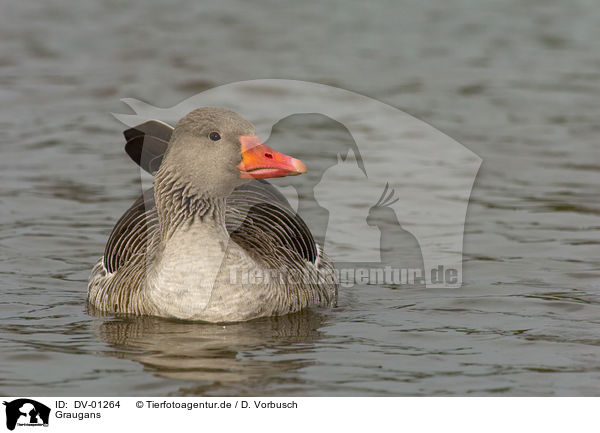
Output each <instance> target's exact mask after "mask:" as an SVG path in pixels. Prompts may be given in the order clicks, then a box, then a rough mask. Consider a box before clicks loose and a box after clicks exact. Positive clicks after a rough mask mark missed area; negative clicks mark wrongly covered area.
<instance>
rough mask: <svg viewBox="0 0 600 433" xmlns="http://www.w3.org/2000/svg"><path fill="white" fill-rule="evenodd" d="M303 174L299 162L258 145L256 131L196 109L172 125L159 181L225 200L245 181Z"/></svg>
mask: <svg viewBox="0 0 600 433" xmlns="http://www.w3.org/2000/svg"><path fill="white" fill-rule="evenodd" d="M305 172H306V166H305V165H304V163H303V162H302V161H300V160H298V159H295V158H292V157H291V156H287V155H284V154H283V153H280V152H277V151H276V150H274V149H271V148H269V147H268V146H266V145H265V144H263V143H261V141H260V140H259V138H258V137H257V135H256V129H255V128H254V126H253V125H252V124H251V123H250V122H249V121H247V120H246V119H244V118H243V117H241V116H240V115H239V114H237V113H234V112H233V111H229V110H226V109H222V108H199V109H197V110H194V111H192V112H191V113H189V114H187V115H186V116H185V117H183V118H182V119H181V120H180V121H179V122H178V123H177V125H176V126H175V129H174V130H173V135H172V137H171V140H170V143H169V145H168V148H167V150H166V152H165V154H164V157H163V159H162V162H161V165H160V169H159V170H158V172H157V180H158V181H159V182H160V180H161V179H164V178H170V179H176V181H177V183H178V184H180V185H185V186H186V187H187V188H189V190H190V192H193V193H195V194H197V195H202V196H207V197H215V198H217V197H226V196H228V195H229V194H230V193H231V191H232V190H233V189H234V188H235V187H237V186H239V185H240V184H242V183H244V182H247V181H248V180H249V179H264V178H273V177H283V176H294V175H298V174H302V173H305Z"/></svg>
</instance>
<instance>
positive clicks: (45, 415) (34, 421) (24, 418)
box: [3, 398, 50, 430]
mask: <svg viewBox="0 0 600 433" xmlns="http://www.w3.org/2000/svg"><path fill="white" fill-rule="evenodd" d="M3 404H4V405H5V406H6V428H7V429H9V430H14V429H15V427H16V426H17V424H18V425H19V426H22V425H23V426H45V427H47V426H48V422H49V421H50V408H49V407H48V406H46V405H44V404H42V403H40V402H38V401H35V400H31V399H29V398H19V399H17V400H13V401H11V402H6V401H5V402H4V403H3Z"/></svg>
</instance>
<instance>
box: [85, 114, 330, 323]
mask: <svg viewBox="0 0 600 433" xmlns="http://www.w3.org/2000/svg"><path fill="white" fill-rule="evenodd" d="M124 135H125V138H126V140H127V144H126V146H125V149H126V151H127V153H128V154H129V156H130V157H131V158H132V159H133V160H134V161H135V162H136V163H138V164H139V165H140V166H141V167H142V168H143V169H145V170H146V171H148V172H150V173H152V174H154V184H153V187H152V188H151V189H150V190H148V191H146V192H145V193H143V194H142V196H141V197H140V198H139V199H138V200H136V201H135V202H134V203H133V205H132V206H131V207H130V208H129V209H128V210H127V211H126V212H125V214H124V215H123V216H122V217H121V218H120V219H119V221H118V222H117V223H116V225H115V227H114V228H113V230H112V233H111V234H110V237H109V239H108V242H107V244H106V248H105V251H104V256H103V257H101V258H100V260H99V261H98V263H97V264H96V265H95V266H94V268H93V270H92V273H91V276H90V280H89V285H88V302H89V303H90V304H91V305H92V306H93V307H95V308H96V309H98V310H100V311H103V312H111V313H130V314H137V315H154V316H162V317H171V318H177V319H184V320H201V321H206V322H235V321H245V320H250V319H254V318H258V317H264V316H274V315H283V314H288V313H292V312H296V311H299V310H301V309H303V308H306V307H311V306H331V305H332V304H334V303H335V302H336V298H337V280H336V278H335V272H334V268H333V265H332V263H331V261H330V260H329V258H328V257H327V256H326V255H325V253H324V252H323V250H322V248H321V247H320V246H319V245H317V244H316V243H315V241H314V239H313V237H312V235H311V233H310V230H309V229H308V227H307V226H306V224H305V223H304V221H302V219H301V218H300V217H299V216H298V215H296V213H295V212H294V210H293V209H292V207H291V206H290V204H289V203H288V201H287V200H286V199H285V197H284V196H283V195H282V194H280V193H279V192H278V191H277V189H276V188H275V187H273V186H272V185H271V184H269V183H268V182H267V181H265V180H263V179H265V178H272V177H282V176H289V175H298V174H301V173H304V172H306V167H305V165H304V164H303V163H302V162H301V161H299V160H297V159H294V158H292V157H289V156H287V155H284V154H282V153H279V152H277V151H275V150H273V149H270V148H269V147H267V146H265V145H264V144H262V143H261V142H260V141H259V140H258V137H257V136H256V131H255V128H254V126H253V125H252V124H251V123H250V122H248V121H247V120H245V119H244V118H242V117H241V116H239V115H238V114H236V113H234V112H232V111H229V110H225V109H220V108H199V109H197V110H194V111H192V112H191V113H189V114H187V115H186V116H185V117H183V118H182V119H181V120H180V121H179V122H178V123H177V125H176V126H175V128H174V129H173V128H171V127H170V126H169V125H167V124H164V123H162V122H159V121H149V122H146V123H143V124H141V125H138V126H136V127H134V128H131V129H128V130H126V131H125V132H124Z"/></svg>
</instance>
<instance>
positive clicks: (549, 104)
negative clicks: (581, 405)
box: [0, 0, 600, 395]
mask: <svg viewBox="0 0 600 433" xmlns="http://www.w3.org/2000/svg"><path fill="white" fill-rule="evenodd" d="M437 3H438V4H437V5H430V6H425V5H424V4H421V3H418V2H408V1H407V2H393V1H391V0H389V1H377V2H370V3H369V4H368V5H367V4H366V3H364V2H358V1H356V2H341V1H331V2H310V1H309V2H295V3H292V2H289V4H288V5H287V6H286V7H285V8H282V7H281V6H280V4H279V2H274V1H267V0H264V1H261V2H258V3H257V4H256V5H253V6H252V7H250V6H248V5H247V4H246V3H244V2H242V1H241V0H237V1H236V0H226V1H221V2H218V3H217V2H213V3H212V4H202V5H201V4H199V2H192V1H190V0H177V1H172V2H168V3H167V2H162V3H161V2H159V1H150V2H146V3H145V5H144V6H138V5H135V6H134V5H130V6H127V5H126V4H123V3H122V2H116V1H91V0H88V1H81V2H77V3H75V2H69V1H66V0H47V1H45V2H43V4H33V3H28V2H12V3H6V2H5V3H4V4H3V5H2V14H0V82H1V86H0V99H1V101H2V104H0V112H1V116H0V122H1V126H2V127H1V128H0V134H1V135H0V137H1V143H2V145H1V146H2V147H1V152H2V153H1V159H0V179H1V182H2V183H1V185H2V187H1V188H0V224H1V226H0V258H1V262H0V276H1V278H0V287H1V288H2V289H1V290H2V297H1V298H0V317H1V321H0V341H1V348H2V350H1V352H0V393H2V394H12V395H35V394H38V395H98V394H101V395H144V394H145V395H148V394H161V395H165V394H171V395H187V394H206V395H221V394H234V395H240V394H242V395H245V394H252V395H260V394H292V395H490V394H493V395H598V394H599V391H598V390H599V389H600V388H599V387H600V333H599V325H600V319H599V317H600V307H599V305H600V304H599V302H600V296H599V294H600V265H599V260H598V259H599V254H598V252H599V248H598V246H599V244H600V218H599V217H600V202H599V200H598V198H599V197H598V185H599V181H600V155H599V153H598V152H599V150H598V149H599V146H598V141H599V139H600V138H599V137H600V120H599V119H600V50H598V42H597V41H598V40H599V39H600V27H599V26H598V25H597V24H598V21H599V20H600V9H598V8H597V7H596V6H597V5H596V3H595V2H593V1H591V0H589V1H586V0H576V1H571V2H568V3H566V2H560V1H558V0H549V1H547V0H544V1H541V0H540V1H533V0H532V1H527V2H517V1H508V0H507V1H497V2H494V3H493V4H482V2H478V1H475V0H451V1H445V2H437ZM254 78H293V79H301V80H307V81H315V82H320V83H326V84H331V85H335V86H338V87H342V88H345V89H349V90H353V91H355V92H359V93H362V94H365V95H368V96H370V97H372V98H376V99H379V100H382V101H384V102H386V103H389V104H391V105H393V106H396V107H398V108H400V109H402V110H404V111H406V112H408V113H410V114H412V115H414V116H416V117H418V118H420V119H422V120H424V121H425V122H428V123H430V124H432V125H433V126H435V127H436V128H438V129H440V130H441V131H443V132H445V133H446V134H448V135H450V136H451V137H453V138H454V139H456V140H458V141H459V142H461V143H462V144H464V145H465V146H466V147H467V148H469V149H471V150H472V151H474V152H475V153H477V154H478V155H479V156H480V157H481V158H482V159H483V164H482V167H481V169H480V171H479V174H478V177H477V179H476V182H475V186H474V189H473V196H472V199H471V201H470V205H469V209H468V215H467V224H466V234H465V240H464V250H465V251H464V252H465V262H464V283H463V286H462V288H460V289H423V288H418V289H416V288H415V289H410V288H401V289H394V288H392V287H390V286H375V285H369V286H355V287H352V288H347V289H342V290H341V293H340V305H339V307H338V308H335V309H333V310H325V311H311V312H305V313H302V314H298V315H293V316H289V317H281V318H276V319H264V320H258V321H254V322H249V323H242V324H234V325H227V326H225V327H223V326H218V325H201V324H193V323H182V322H174V321H166V320H160V319H155V318H141V319H140V318H137V319H136V318H121V317H113V316H107V317H102V316H97V315H93V314H90V312H88V311H87V310H86V307H85V298H86V281H87V277H88V275H89V271H90V269H91V267H92V265H93V263H94V262H95V260H96V259H97V257H98V256H99V255H100V254H101V252H102V250H103V246H104V243H105V241H106V238H107V236H108V233H109V232H110V229H111V228H112V226H113V224H114V222H115V221H116V219H117V218H118V217H119V216H120V214H121V213H122V212H123V210H124V209H126V208H127V207H128V206H129V204H130V202H131V201H132V200H133V199H134V197H135V196H136V195H137V192H138V188H139V187H138V182H139V179H138V171H137V170H136V169H135V167H134V166H133V164H132V163H131V162H130V161H128V158H127V157H126V155H125V154H124V152H123V148H122V144H123V143H122V138H121V130H122V128H123V125H121V124H120V123H119V122H117V121H116V120H115V119H114V118H113V117H112V116H111V115H110V113H111V112H123V111H125V110H126V108H124V107H123V105H122V104H121V103H120V102H119V99H120V98H123V97H135V98H139V99H142V100H144V101H147V102H149V103H152V104H154V105H157V106H161V107H167V106H171V105H174V104H176V103H178V102H179V101H180V100H182V99H184V98H187V97H189V96H191V95H193V94H194V93H197V92H199V91H201V90H204V89H206V88H210V87H212V86H216V85H220V84H224V83H228V82H233V81H238V80H248V79H254ZM313 121H314V118H311V117H310V116H308V117H307V118H305V120H302V119H300V120H298V121H297V122H300V124H302V122H305V123H304V124H306V125H310V124H311V122H313ZM292 123H293V122H292ZM296 125H297V123H296ZM325 125H327V123H326V122H325ZM284 126H285V125H284ZM332 128H333V127H332ZM289 131H291V132H289ZM289 131H288V133H287V134H288V136H290V135H291V136H293V135H294V134H295V135H297V136H298V137H300V138H303V139H306V137H307V136H306V135H303V131H302V130H301V129H299V128H297V127H296V129H293V128H290V129H289ZM332 131H333V129H331V130H329V129H328V128H327V127H325V128H323V127H321V128H314V129H310V130H309V132H307V134H309V135H308V137H309V138H310V137H313V138H314V140H336V139H337V138H336V135H335V134H332V133H331V132H332ZM328 134H329V135H328ZM342 228H343V227H342Z"/></svg>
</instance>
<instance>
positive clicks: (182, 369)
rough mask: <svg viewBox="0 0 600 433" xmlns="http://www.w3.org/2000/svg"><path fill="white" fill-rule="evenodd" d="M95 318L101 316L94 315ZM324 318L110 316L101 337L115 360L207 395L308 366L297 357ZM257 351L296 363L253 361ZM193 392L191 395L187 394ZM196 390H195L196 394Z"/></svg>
mask: <svg viewBox="0 0 600 433" xmlns="http://www.w3.org/2000/svg"><path fill="white" fill-rule="evenodd" d="M90 314H92V315H94V316H100V315H101V313H99V312H96V311H90ZM325 317H326V316H325V315H324V314H323V313H321V312H317V311H310V310H309V311H304V312H300V313H297V314H291V315H287V316H281V317H271V318H264V319H257V320H254V321H250V322H243V323H231V324H210V323H197V322H185V321H178V320H168V319H163V318H158V317H129V316H127V317H118V318H112V319H109V318H107V320H106V321H104V322H102V323H101V324H100V325H99V327H98V335H99V337H100V338H101V339H102V340H103V341H105V342H106V343H108V344H110V345H111V346H112V347H114V349H115V351H114V352H112V353H110V355H112V356H116V357H119V358H125V359H130V360H133V361H136V362H139V363H141V364H142V365H143V366H144V367H145V368H146V369H149V370H150V371H151V372H153V373H154V374H156V375H159V376H162V377H168V378H172V379H179V380H186V381H196V382H204V383H203V384H202V383H199V384H198V386H200V387H202V389H203V390H204V391H203V392H205V390H206V387H210V386H211V384H215V385H217V386H222V385H223V383H227V382H229V383H237V382H241V381H249V380H250V381H255V380H257V381H261V382H264V381H267V380H268V378H269V377H271V376H275V375H277V374H279V373H282V372H289V371H294V370H297V369H299V368H301V367H303V366H305V365H306V364H307V361H305V360H302V359H298V358H300V356H298V352H301V351H302V345H303V344H306V343H314V342H315V341H317V340H319V339H320V338H321V337H322V333H321V332H320V331H319V329H320V328H321V327H323V326H324V321H325ZM256 349H261V350H262V351H263V353H264V350H275V351H277V352H278V353H286V351H289V352H290V353H294V354H296V356H295V358H296V359H291V360H285V361H282V360H279V361H275V362H272V361H264V360H259V359H253V355H252V353H251V352H252V351H253V350H256ZM187 392H190V391H187ZM192 392H193V391H192Z"/></svg>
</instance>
